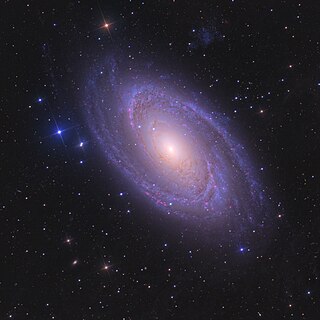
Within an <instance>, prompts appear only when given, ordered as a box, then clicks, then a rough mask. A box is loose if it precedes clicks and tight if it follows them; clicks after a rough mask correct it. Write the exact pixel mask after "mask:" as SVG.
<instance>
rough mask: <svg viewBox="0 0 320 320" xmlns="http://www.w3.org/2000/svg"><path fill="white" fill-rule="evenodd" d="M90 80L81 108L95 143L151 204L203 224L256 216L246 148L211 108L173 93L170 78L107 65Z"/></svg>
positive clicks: (256, 188)
mask: <svg viewBox="0 0 320 320" xmlns="http://www.w3.org/2000/svg"><path fill="white" fill-rule="evenodd" d="M144 74H146V73H145V72H144ZM89 78H90V79H89V81H87V84H86V91H85V102H86V103H85V109H86V117H87V119H88V121H89V125H90V128H91V130H92V132H93V133H94V137H95V138H96V139H97V140H98V141H99V143H100V145H101V148H102V150H103V151H104V154H105V156H106V158H107V160H108V161H109V162H111V163H112V165H113V166H115V167H116V168H118V170H119V171H120V172H121V173H122V174H123V176H125V177H126V178H127V179H128V180H130V181H131V182H132V183H133V184H134V185H135V186H136V188H137V189H138V190H140V191H141V193H143V194H144V195H146V196H147V197H148V198H149V199H150V200H151V201H152V202H153V203H154V205H156V206H157V207H159V208H161V209H163V210H164V211H165V212H166V213H170V214H173V215H176V216H179V217H183V218H187V219H201V220H202V221H210V220H212V219H213V218H217V217H219V216H221V215H224V214H227V215H229V216H230V215H231V216H235V217H237V218H239V219H240V220H242V221H243V220H247V221H248V220H252V219H254V220H255V218H256V217H257V216H259V214H257V213H258V212H259V210H260V211H261V210H262V207H263V201H264V192H263V190H262V188H261V187H260V184H259V182H258V181H257V179H256V178H255V174H254V170H253V166H252V164H251V162H250V160H249V157H248V155H247V151H246V149H245V147H244V146H243V145H242V144H240V143H239V141H238V137H237V136H234V134H232V132H231V131H230V130H229V128H230V124H229V123H228V121H227V119H226V117H225V116H224V115H222V114H219V113H216V112H212V110H214V106H212V105H209V106H202V105H199V102H198V100H197V99H194V98H190V97H192V96H193V95H192V94H190V96H189V98H188V94H183V95H182V94H180V93H179V89H177V88H176V89H175V88H174V85H173V83H170V81H171V80H170V79H165V80H163V79H162V80H161V79H159V78H157V77H150V75H148V76H144V75H143V74H142V73H141V74H139V73H135V75H134V76H132V71H131V72H130V71H128V72H120V71H119V66H118V65H117V64H116V63H115V62H114V61H113V62H112V63H111V62H108V63H106V64H105V65H103V67H101V66H100V67H99V68H97V67H96V68H95V70H94V71H92V72H91V73H90V77H89ZM186 97H187V98H186ZM206 110H211V112H208V111H206Z"/></svg>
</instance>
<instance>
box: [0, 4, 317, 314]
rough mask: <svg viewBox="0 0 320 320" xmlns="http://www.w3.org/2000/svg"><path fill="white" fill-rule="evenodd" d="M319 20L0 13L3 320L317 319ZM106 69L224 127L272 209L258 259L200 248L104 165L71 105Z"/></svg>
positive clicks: (130, 12) (16, 9) (50, 8)
mask: <svg viewBox="0 0 320 320" xmlns="http://www.w3.org/2000/svg"><path fill="white" fill-rule="evenodd" d="M319 15H320V4H319V3H318V2H317V1H303V2H302V1H301V2H298V1H259V2H256V1H240V0H239V1H237V0H235V1H179V0H176V1H166V0H164V1H147V0H146V1H102V0H101V1H100V2H99V3H98V2H96V1H29V2H28V1H4V2H3V3H2V5H1V15H0V17H1V29H0V34H1V51H0V58H1V59H0V67H1V80H2V81H1V95H0V108H1V136H0V142H1V162H0V174H1V175H0V179H1V182H2V187H1V191H0V194H1V197H0V201H1V206H0V213H1V215H0V217H1V228H0V237H1V242H0V243H1V257H2V258H1V270H2V271H1V277H0V318H1V319H245V320H251V319H311V320H315V319H318V314H319V311H320V310H319V299H320V285H319V276H320V275H319V266H320V263H319V229H320V221H319V200H320V199H319V194H320V187H319V186H320V183H319V174H320V172H319V164H320V153H319V129H320V128H319V120H320V117H319V115H320V113H319V101H320V100H319V97H320V96H319V94H320V51H319V46H320V42H319V41H320V37H319V35H320V22H319V21H320V20H319ZM104 19H105V21H107V22H108V23H111V25H110V28H109V31H110V34H109V33H108V30H106V29H105V28H101V27H102V26H103V24H104ZM110 53H119V54H121V55H122V56H124V57H126V58H128V59H132V58H134V62H133V65H136V66H138V65H139V63H141V62H150V64H151V65H152V68H154V70H159V71H158V73H159V74H161V73H163V74H164V75H166V74H172V76H173V77H175V78H176V79H182V81H185V82H186V84H187V88H186V89H187V90H188V89H190V90H195V91H198V92H200V91H201V92H202V93H201V95H202V96H203V97H204V99H207V100H209V101H211V103H212V110H215V111H216V110H217V111H219V112H223V113H225V116H226V117H229V118H231V119H232V123H233V124H234V126H235V127H236V128H237V130H239V132H240V133H239V134H240V135H241V137H242V140H244V141H245V143H246V145H248V147H249V149H250V150H252V151H251V155H252V159H254V162H255V163H254V165H255V166H256V167H257V168H258V169H259V168H260V167H262V168H263V171H261V172H259V177H260V178H261V180H262V181H263V183H264V184H265V186H266V189H267V190H268V194H270V196H271V200H270V202H271V203H272V207H273V208H274V209H272V210H270V214H269V217H270V221H271V226H270V227H269V228H270V230H269V229H268V230H266V232H265V234H264V240H263V241H262V242H261V243H257V244H255V245H254V246H253V247H252V248H249V249H250V250H249V251H246V252H240V247H241V246H243V245H245V243H235V242H234V241H233V242H230V243H228V242H227V241H224V239H223V235H221V234H223V231H224V230H219V233H218V234H214V233H213V235H212V238H213V239H212V242H210V241H208V240H203V239H201V232H199V230H197V231H196V232H193V231H192V230H189V228H186V227H185V226H183V225H180V224H179V222H176V221H175V220H171V219H170V218H168V217H166V216H163V215H162V214H161V213H159V212H158V210H157V209H155V208H154V207H153V206H152V205H151V204H149V203H146V202H145V201H143V200H140V197H139V193H135V192H131V189H129V187H128V184H127V183H126V181H125V179H122V178H121V177H120V176H119V173H118V172H116V171H115V170H114V168H112V166H111V165H109V164H108V163H107V162H106V160H105V158H104V157H103V156H102V153H101V150H100V149H99V147H98V146H97V144H96V142H95V140H94V137H93V136H92V135H91V132H90V130H89V128H88V126H87V123H86V119H85V117H84V113H83V109H82V108H83V104H82V100H81V99H82V98H81V97H82V94H83V84H84V83H85V81H86V79H87V77H88V70H89V69H90V67H92V65H94V64H96V63H97V62H99V61H101V60H102V59H103V58H104V57H106V56H107V55H108V54H110ZM132 60H133V59H132ZM39 98H41V99H42V100H41V101H39V100H38V99H39ZM208 108H211V107H210V106H208ZM55 121H56V123H57V124H58V126H59V128H66V130H65V132H63V135H62V137H63V141H62V140H61V138H60V136H59V135H57V134H56V131H57V126H56V123H55ZM81 141H85V146H84V148H79V143H80V142H81ZM80 161H83V163H82V164H80ZM120 192H124V196H120ZM128 210H129V211H130V212H128ZM173 223H177V225H174V224H173ZM172 224H173V225H172ZM225 232H226V233H227V232H228V230H225ZM217 236H218V237H221V238H217ZM74 262H76V263H75V264H74ZM104 266H108V270H104V269H103V268H104Z"/></svg>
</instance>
